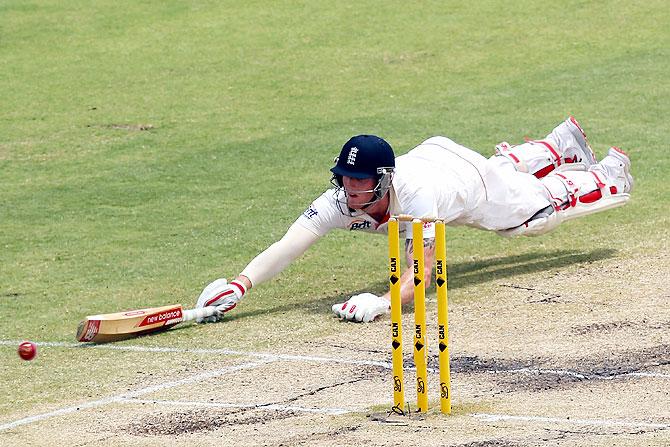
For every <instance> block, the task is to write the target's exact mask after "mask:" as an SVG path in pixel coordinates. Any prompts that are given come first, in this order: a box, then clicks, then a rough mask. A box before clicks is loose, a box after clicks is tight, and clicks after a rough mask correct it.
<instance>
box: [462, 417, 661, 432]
mask: <svg viewBox="0 0 670 447" xmlns="http://www.w3.org/2000/svg"><path fill="white" fill-rule="evenodd" d="M470 416H472V417H474V418H477V419H480V420H482V421H484V422H498V421H515V422H543V423H550V424H571V425H596V426H602V427H633V428H652V429H668V428H670V424H660V423H653V422H636V421H621V420H614V419H568V418H550V417H543V416H512V415H508V414H487V413H472V414H470Z"/></svg>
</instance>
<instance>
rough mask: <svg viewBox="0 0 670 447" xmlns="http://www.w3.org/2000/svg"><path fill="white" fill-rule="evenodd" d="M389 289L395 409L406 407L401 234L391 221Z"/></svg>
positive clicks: (395, 220) (399, 409)
mask: <svg viewBox="0 0 670 447" xmlns="http://www.w3.org/2000/svg"><path fill="white" fill-rule="evenodd" d="M388 233H389V287H390V289H391V352H392V356H393V407H394V409H396V410H397V411H399V412H402V411H403V408H404V407H405V389H404V386H403V383H404V382H403V364H402V363H403V362H402V303H401V302H400V276H401V274H400V234H399V228H398V220H397V219H395V218H391V219H389V222H388Z"/></svg>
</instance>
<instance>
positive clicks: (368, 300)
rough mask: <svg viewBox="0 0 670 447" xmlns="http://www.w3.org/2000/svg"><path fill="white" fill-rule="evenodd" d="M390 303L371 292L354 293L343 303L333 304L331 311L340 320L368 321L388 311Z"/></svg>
mask: <svg viewBox="0 0 670 447" xmlns="http://www.w3.org/2000/svg"><path fill="white" fill-rule="evenodd" d="M390 306H391V303H389V302H388V301H387V300H386V299H385V298H382V297H380V296H377V295H375V294H372V293H367V292H366V293H361V294H359V295H354V296H352V297H351V298H349V299H348V300H347V301H346V302H344V303H338V304H333V313H334V314H335V315H337V316H338V317H340V319H342V320H350V321H357V322H363V323H369V322H371V321H372V320H374V319H375V318H377V317H378V316H380V315H384V314H387V313H389V310H390Z"/></svg>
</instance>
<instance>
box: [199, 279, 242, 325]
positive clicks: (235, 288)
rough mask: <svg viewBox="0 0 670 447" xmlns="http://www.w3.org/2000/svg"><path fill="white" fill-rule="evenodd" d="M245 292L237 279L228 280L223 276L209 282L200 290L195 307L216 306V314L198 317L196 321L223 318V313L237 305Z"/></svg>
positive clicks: (211, 321)
mask: <svg viewBox="0 0 670 447" xmlns="http://www.w3.org/2000/svg"><path fill="white" fill-rule="evenodd" d="M246 292H247V288H246V287H245V286H244V284H242V283H240V282H239V281H231V282H230V284H228V281H227V280H226V279H225V278H221V279H217V280H216V281H213V282H211V283H210V284H209V285H208V286H207V287H205V289H204V290H203V291H202V293H201V294H200V296H199V297H198V302H197V303H196V305H195V307H196V309H198V308H201V307H207V306H216V308H217V314H216V315H212V316H211V317H207V318H199V319H197V320H196V321H197V322H198V323H215V322H217V321H219V320H221V319H223V315H224V314H225V313H226V312H228V311H229V310H231V309H233V308H234V307H235V306H237V303H238V302H239V301H240V300H241V299H242V297H243V296H244V294H245V293H246Z"/></svg>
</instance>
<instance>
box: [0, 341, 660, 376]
mask: <svg viewBox="0 0 670 447" xmlns="http://www.w3.org/2000/svg"><path fill="white" fill-rule="evenodd" d="M19 343H21V342H20V341H16V340H0V346H2V345H5V346H18V345H19ZM36 344H37V345H38V346H47V347H60V348H75V349H106V350H112V351H131V352H176V353H187V354H219V355H235V356H240V357H256V358H258V359H263V360H268V361H275V360H287V361H298V362H316V363H339V364H342V365H357V366H361V365H363V366H377V367H380V368H384V369H392V368H393V365H392V364H391V363H389V362H380V361H376V360H351V359H343V358H333V357H320V356H304V355H289V354H270V353H264V352H253V351H235V350H232V349H223V348H167V347H160V346H159V347H151V346H136V345H115V344H93V343H67V342H49V341H47V342H36ZM415 369H416V368H413V367H409V368H405V370H407V371H414V370H415ZM428 371H429V372H431V373H437V372H438V371H439V370H438V369H437V368H428ZM483 372H488V373H491V374H506V373H508V374H509V373H511V374H515V373H519V374H553V375H559V376H571V377H575V378H578V379H582V380H613V379H618V378H621V377H626V376H630V377H649V378H658V379H670V374H662V373H654V372H631V373H623V374H615V375H612V376H587V375H584V374H581V373H577V372H574V371H569V370H560V369H540V368H518V369H510V370H499V371H483ZM454 373H455V374H458V371H455V372H454Z"/></svg>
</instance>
